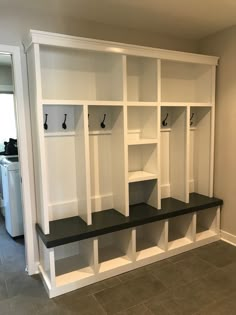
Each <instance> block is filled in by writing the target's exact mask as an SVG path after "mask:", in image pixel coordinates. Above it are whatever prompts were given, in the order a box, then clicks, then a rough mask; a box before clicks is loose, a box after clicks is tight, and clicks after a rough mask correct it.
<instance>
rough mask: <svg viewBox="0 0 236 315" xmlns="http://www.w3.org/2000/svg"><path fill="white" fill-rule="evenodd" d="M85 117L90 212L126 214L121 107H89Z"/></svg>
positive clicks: (122, 111)
mask: <svg viewBox="0 0 236 315" xmlns="http://www.w3.org/2000/svg"><path fill="white" fill-rule="evenodd" d="M88 117H89V123H88V124H89V151H90V154H89V156H90V184H91V205H92V212H95V211H101V210H106V209H112V208H114V209H116V210H117V211H119V212H121V213H122V214H124V215H128V213H127V211H128V209H127V205H126V197H125V175H126V174H125V162H124V156H125V143H124V136H125V134H124V109H123V106H99V107H98V106H88ZM102 127H104V128H102Z"/></svg>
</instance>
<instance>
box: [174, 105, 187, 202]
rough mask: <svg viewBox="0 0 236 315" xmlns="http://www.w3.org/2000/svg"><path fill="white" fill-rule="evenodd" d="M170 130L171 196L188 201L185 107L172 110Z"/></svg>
mask: <svg viewBox="0 0 236 315" xmlns="http://www.w3.org/2000/svg"><path fill="white" fill-rule="evenodd" d="M171 119H172V131H171V138H170V185H171V197H172V198H176V199H178V200H181V201H183V202H188V197H187V193H188V190H187V181H186V178H187V177H186V175H187V165H186V161H187V150H186V149H187V148H186V129H187V114H186V108H184V107H176V108H174V110H172V117H171Z"/></svg>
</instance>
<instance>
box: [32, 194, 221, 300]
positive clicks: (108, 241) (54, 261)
mask: <svg viewBox="0 0 236 315" xmlns="http://www.w3.org/2000/svg"><path fill="white" fill-rule="evenodd" d="M222 204H223V201H222V200H220V199H217V198H214V197H212V198H210V197H206V196H204V195H200V194H197V193H191V194H190V196H189V203H184V202H182V201H179V200H177V199H174V198H171V197H169V198H164V199H162V202H161V205H162V208H161V209H160V210H157V209H156V208H154V207H152V206H150V205H148V204H145V203H140V204H136V205H132V206H130V209H129V210H130V216H129V217H126V216H124V215H122V214H121V213H119V212H118V211H116V210H115V209H109V210H104V211H100V212H94V213H93V215H92V222H93V223H92V225H87V224H86V223H85V222H84V221H83V220H82V219H81V218H80V217H79V216H74V217H70V218H65V219H60V220H55V221H51V222H50V234H44V233H43V232H42V229H41V228H40V226H39V224H36V230H37V233H38V236H39V244H40V246H39V247H40V265H39V269H40V273H41V276H42V278H43V281H44V284H45V287H46V289H47V291H48V294H49V296H50V297H51V298H52V297H55V296H58V295H61V294H64V293H67V292H70V291H72V290H75V289H78V288H81V287H83V286H86V285H89V284H92V283H95V282H97V281H101V280H104V279H106V278H109V277H112V276H115V275H118V274H121V273H124V272H127V271H130V270H132V269H135V268H138V267H141V266H144V265H147V264H150V263H153V262H156V261H159V260H162V259H165V258H168V257H170V256H173V255H177V254H180V253H182V252H185V251H188V250H191V249H194V248H197V247H199V246H202V245H206V244H209V243H211V242H214V241H217V240H219V239H220V227H219V225H220V206H221V205H222Z"/></svg>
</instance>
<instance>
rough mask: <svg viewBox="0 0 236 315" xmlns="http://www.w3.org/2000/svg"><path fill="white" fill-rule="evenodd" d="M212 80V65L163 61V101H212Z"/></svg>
mask: <svg viewBox="0 0 236 315" xmlns="http://www.w3.org/2000/svg"><path fill="white" fill-rule="evenodd" d="M212 80H213V76H212V67H211V66H210V65H204V64H194V63H186V62H175V61H170V60H164V61H161V101H162V102H191V103H210V102H212V84H213V82H212Z"/></svg>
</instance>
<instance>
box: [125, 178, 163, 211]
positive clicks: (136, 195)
mask: <svg viewBox="0 0 236 315" xmlns="http://www.w3.org/2000/svg"><path fill="white" fill-rule="evenodd" d="M140 203H145V204H148V205H150V206H152V207H154V208H160V206H159V205H160V204H159V199H158V180H157V179H153V180H146V181H138V182H133V183H129V205H136V204H140Z"/></svg>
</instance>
